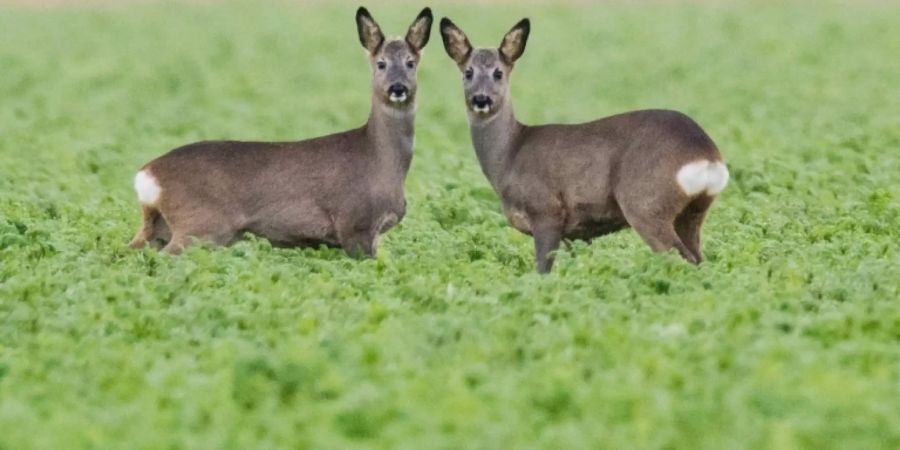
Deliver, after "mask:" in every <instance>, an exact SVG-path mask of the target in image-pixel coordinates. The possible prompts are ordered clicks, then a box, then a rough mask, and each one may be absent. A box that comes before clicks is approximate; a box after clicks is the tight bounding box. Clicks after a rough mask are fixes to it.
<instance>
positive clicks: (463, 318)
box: [0, 2, 900, 449]
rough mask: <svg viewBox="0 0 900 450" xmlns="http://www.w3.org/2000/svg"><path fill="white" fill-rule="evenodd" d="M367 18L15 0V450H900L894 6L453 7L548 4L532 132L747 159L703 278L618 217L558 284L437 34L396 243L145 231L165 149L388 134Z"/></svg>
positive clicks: (7, 416) (8, 335) (516, 86)
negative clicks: (502, 206)
mask: <svg viewBox="0 0 900 450" xmlns="http://www.w3.org/2000/svg"><path fill="white" fill-rule="evenodd" d="M355 6H356V5H355V4H354V5H350V4H336V5H335V4H325V3H321V4H320V3H311V4H301V5H297V4H286V3H276V2H272V3H264V4H259V3H226V4H221V5H219V6H211V5H209V4H203V3H202V2H200V3H196V4H195V3H189V4H181V3H178V4H173V3H138V4H136V5H131V6H127V7H126V6H123V5H99V6H97V5H95V6H91V7H55V8H31V7H5V8H2V9H0V30H2V32H0V36H2V39H0V69H2V70H0V99H2V105H3V106H2V107H0V448H3V449H26V448H98V447H100V448H128V449H135V448H235V449H243V448H356V447H360V448H370V447H371V448H408V449H426V448H485V449H497V448H515V449H523V448H647V449H674V448H683V449H702V448H708V449H729V448H733V449H745V448H773V449H803V448H808V449H828V448H833V449H857V448H858V449H875V448H900V302H898V300H897V296H898V291H900V276H898V274H900V248H898V247H900V244H898V242H900V207H898V200H900V151H898V148H900V95H898V93H897V86H898V84H900V59H898V58H897V55H900V29H898V28H897V26H896V25H897V23H900V6H897V5H894V4H890V3H889V2H864V3H859V4H854V5H853V6H839V5H835V4H826V3H824V2H815V3H790V4H784V3H779V2H776V3H771V2H761V3H742V4H737V2H735V4H730V3H726V4H717V3H714V2H691V3H686V4H673V3H669V2H648V3H646V4H626V3H624V2H621V3H619V2H610V3H606V2H604V3H603V4H602V5H589V4H588V3H582V2H572V3H571V4H558V3H555V2H547V3H545V4H541V3H526V4H516V3H514V2H508V3H502V4H500V5H495V6H486V5H484V4H482V2H471V3H469V4H467V3H466V2H454V4H453V5H452V7H447V6H443V5H438V4H435V5H432V6H433V7H435V13H436V15H437V16H438V17H440V16H442V15H449V16H450V17H452V18H453V19H454V21H455V22H456V23H457V24H459V25H460V26H461V27H463V29H465V30H466V32H467V33H468V34H469V36H470V38H472V40H473V43H474V44H476V45H496V44H497V43H499V41H500V38H501V36H502V34H503V33H504V32H505V31H506V30H507V29H508V28H509V27H510V26H511V25H512V24H513V23H515V21H516V20H518V19H519V18H521V17H522V16H525V15H527V16H529V17H531V19H532V27H533V28H532V34H531V40H530V42H529V44H528V48H527V50H526V52H525V55H524V56H523V58H522V59H521V60H520V62H519V64H518V67H517V68H516V70H515V72H514V73H513V75H512V78H513V95H514V100H515V107H516V111H517V114H518V115H519V117H520V119H522V120H523V121H526V122H528V123H542V122H551V121H553V122H578V121H585V120H590V119H594V118H597V117H601V116H604V115H609V114H613V113H617V112H622V111H627V110H632V109H640V108H649V107H665V108H673V109H678V110H682V111H684V112H686V113H688V114H689V115H691V116H693V117H694V118H696V119H697V121H698V122H700V123H701V124H702V125H703V126H704V127H705V128H706V130H707V131H708V132H709V133H710V135H711V136H712V137H713V138H714V139H715V140H716V141H717V143H718V144H719V146H720V147H721V149H722V151H723V153H724V155H725V157H726V158H727V161H728V163H729V167H730V169H731V174H732V181H731V183H730V185H729V186H728V188H727V189H726V191H725V192H724V194H723V195H722V196H721V198H720V199H719V201H717V203H716V205H715V206H714V207H713V210H712V212H711V216H710V219H709V221H708V223H707V225H706V228H705V237H706V238H705V253H706V256H707V258H708V260H707V262H706V263H704V264H703V265H702V266H700V267H699V268H698V267H693V266H690V265H688V264H685V263H684V262H683V261H681V259H680V258H679V257H678V256H677V255H675V254H674V253H673V254H667V255H655V254H653V253H651V252H650V251H649V250H648V249H647V247H646V246H645V245H644V244H643V243H642V242H641V241H640V239H639V238H638V237H637V235H635V234H634V233H633V232H632V231H623V232H621V233H618V234H615V235H612V236H610V237H606V238H603V239H598V240H596V241H595V242H594V243H593V244H591V245H586V244H583V243H576V244H574V245H572V246H571V247H570V248H568V249H564V250H562V251H561V252H560V254H559V256H558V257H557V262H556V266H555V268H554V272H553V273H552V274H550V275H548V276H538V275H537V274H535V273H533V268H532V255H533V251H532V247H531V240H530V239H529V238H528V237H527V236H524V235H521V234H519V233H518V232H516V231H514V230H513V229H512V228H510V227H509V226H507V224H506V220H505V218H504V217H503V215H502V214H501V213H500V210H499V202H498V200H497V198H496V196H495V195H494V194H493V192H492V191H491V190H490V187H489V186H488V184H487V182H486V181H485V179H484V177H483V175H482V174H481V172H480V169H479V167H478V164H477V161H476V159H475V157H474V153H473V151H472V148H471V143H470V141H469V135H468V128H467V123H466V119H465V113H464V106H463V100H462V94H461V91H462V88H461V82H460V75H459V74H458V72H457V70H456V68H455V66H454V65H453V63H452V62H451V61H450V59H449V58H448V57H447V56H446V55H445V54H444V51H443V49H442V48H441V45H440V37H439V34H438V33H437V31H436V30H434V31H433V35H432V38H431V43H430V44H429V48H428V49H427V50H426V53H425V56H424V59H423V62H422V65H421V69H420V73H419V80H420V100H419V115H418V119H417V127H418V128H417V141H416V150H415V152H416V153H415V157H414V160H413V164H412V168H411V171H410V175H409V179H408V182H407V187H408V193H407V200H408V202H409V210H408V214H407V217H406V218H405V220H404V221H403V222H402V223H401V225H399V226H398V227H397V228H395V229H393V230H392V231H391V232H390V233H389V234H387V235H386V236H385V238H384V239H383V240H382V244H381V253H380V255H379V256H378V258H377V259H375V260H366V261H356V260H352V259H348V258H346V257H344V256H343V254H342V253H341V252H340V251H339V250H331V249H306V250H295V249H273V248H272V247H271V246H270V245H269V243H268V242H267V241H265V240H261V239H253V238H251V239H249V240H247V241H244V242H241V243H238V244H237V245H234V246H232V247H229V248H215V249H211V248H203V247H196V248H191V249H190V250H189V251H187V252H186V254H185V255H183V256H181V257H177V258H176V257H170V256H167V255H162V254H158V253H156V252H154V251H152V250H146V251H132V250H129V249H127V248H126V247H125V244H126V243H127V242H128V240H129V239H130V238H131V237H132V235H133V233H134V232H135V230H136V229H137V227H138V223H139V212H138V207H137V203H136V200H135V195H134V193H133V191H132V188H131V179H132V176H133V175H134V173H135V171H136V170H137V169H138V168H139V167H140V166H141V165H142V164H143V163H144V162H146V161H148V160H150V159H152V158H154V157H155V156H157V155H159V154H162V153H163V152H165V151H167V150H168V149H170V148H172V147H175V146H178V145H180V144H183V143H187V142H191V141H196V140H202V139H215V138H236V139H245V140H250V139H265V140H289V139H299V138H306V137H312V136H316V135H321V134H325V133H329V132H333V131H339V130H342V129H347V128H350V127H354V126H358V125H360V124H362V123H363V122H364V121H365V115H366V113H367V111H368V108H369V92H368V89H369V84H368V73H367V67H366V64H365V62H364V59H363V57H362V55H361V53H362V50H361V49H360V48H359V43H358V41H357V37H356V34H355V25H354V23H353V13H354V11H355ZM368 6H370V10H371V11H372V13H373V15H374V16H375V17H376V18H377V19H378V20H379V21H380V22H381V24H382V26H383V27H384V28H385V30H386V31H387V32H389V33H390V34H399V33H401V32H402V31H404V30H405V27H406V26H407V25H408V24H409V22H410V21H411V20H412V19H413V17H414V16H415V13H416V12H417V11H418V10H419V8H421V6H422V5H420V4H415V5H413V4H409V3H403V4H386V3H377V4H374V5H368Z"/></svg>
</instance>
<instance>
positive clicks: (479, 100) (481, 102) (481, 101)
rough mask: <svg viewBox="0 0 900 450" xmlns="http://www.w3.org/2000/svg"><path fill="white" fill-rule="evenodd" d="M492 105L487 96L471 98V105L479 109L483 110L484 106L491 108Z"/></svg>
mask: <svg viewBox="0 0 900 450" xmlns="http://www.w3.org/2000/svg"><path fill="white" fill-rule="evenodd" d="M493 103H494V101H493V100H491V98H490V97H488V96H487V95H476V96H474V97H472V104H473V105H475V106H477V107H479V108H484V107H485V106H491V105H492V104H493Z"/></svg>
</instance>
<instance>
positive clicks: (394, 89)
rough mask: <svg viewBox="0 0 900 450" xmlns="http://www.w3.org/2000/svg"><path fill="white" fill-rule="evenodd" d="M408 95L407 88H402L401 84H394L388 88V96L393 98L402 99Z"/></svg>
mask: <svg viewBox="0 0 900 450" xmlns="http://www.w3.org/2000/svg"><path fill="white" fill-rule="evenodd" d="M408 93H409V88H407V87H406V86H404V85H403V84H402V83H394V84H392V85H391V86H390V87H389V88H388V95H392V96H395V97H402V96H404V95H406V94H408Z"/></svg>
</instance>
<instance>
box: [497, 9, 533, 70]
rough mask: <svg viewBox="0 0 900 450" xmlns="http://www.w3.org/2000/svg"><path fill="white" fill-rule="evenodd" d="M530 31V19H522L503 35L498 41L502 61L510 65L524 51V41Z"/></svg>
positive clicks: (526, 40)
mask: <svg viewBox="0 0 900 450" xmlns="http://www.w3.org/2000/svg"><path fill="white" fill-rule="evenodd" d="M530 32H531V21H529V20H528V19H522V20H520V21H519V23H517V24H516V25H515V26H513V27H512V29H511V30H509V32H508V33H506V36H503V42H501V43H500V49H499V50H500V56H501V57H503V60H504V62H506V63H507V64H510V65H512V63H514V62H516V60H517V59H519V57H520V56H522V53H524V52H525V43H526V42H528V33H530Z"/></svg>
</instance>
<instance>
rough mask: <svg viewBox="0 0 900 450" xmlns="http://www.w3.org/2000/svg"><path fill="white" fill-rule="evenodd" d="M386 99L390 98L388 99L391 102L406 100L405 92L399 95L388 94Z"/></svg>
mask: <svg viewBox="0 0 900 450" xmlns="http://www.w3.org/2000/svg"><path fill="white" fill-rule="evenodd" d="M388 99H390V101H391V102H393V103H403V102H405V101H406V94H400V95H395V94H391V95H389V96H388Z"/></svg>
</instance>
